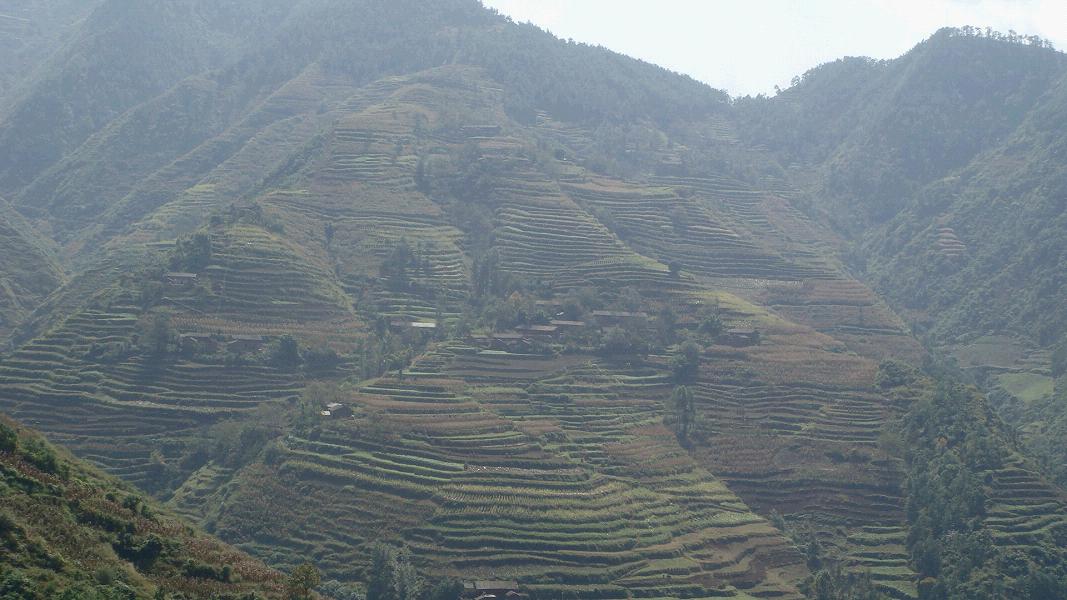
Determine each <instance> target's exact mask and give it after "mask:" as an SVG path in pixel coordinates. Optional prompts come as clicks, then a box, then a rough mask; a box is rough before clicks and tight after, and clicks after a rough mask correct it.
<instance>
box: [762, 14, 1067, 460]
mask: <svg viewBox="0 0 1067 600" xmlns="http://www.w3.org/2000/svg"><path fill="white" fill-rule="evenodd" d="M1023 41H1025V42H1026V43H1020V42H1023ZM1065 76H1067V62H1065V59H1064V55H1063V54H1062V53H1060V52H1056V51H1053V50H1051V49H1050V48H1047V47H1044V45H1043V44H1041V43H1035V42H1034V41H1033V40H1018V39H1012V38H1011V37H1009V36H1001V35H999V34H996V35H976V32H974V31H971V30H965V31H959V30H945V31H942V32H939V33H938V34H936V35H935V36H933V37H932V38H931V39H930V40H928V41H927V42H925V43H924V44H922V45H920V46H919V47H918V48H916V49H915V50H913V51H912V52H910V53H908V54H907V55H905V56H904V57H901V58H900V59H896V60H893V61H886V62H882V63H874V62H871V61H863V60H848V61H839V62H837V63H833V64H830V65H826V66H824V67H820V68H819V69H816V70H814V71H812V72H811V73H809V74H807V75H805V77H804V78H803V80H801V81H799V83H798V84H797V85H796V86H795V87H793V88H791V89H790V90H788V91H786V92H784V93H783V94H781V95H780V96H779V97H777V98H774V99H772V100H769V101H763V102H760V101H753V102H751V103H750V104H749V106H747V107H746V108H744V110H743V111H742V113H743V114H745V115H746V117H745V118H746V119H749V120H748V121H746V127H748V129H746V131H747V132H748V134H749V135H750V136H751V137H750V138H749V139H750V140H752V141H756V140H758V141H759V142H760V143H762V144H764V145H766V146H767V147H770V148H773V149H774V150H773V153H774V154H775V155H776V156H777V158H778V160H779V161H781V163H782V164H783V165H792V166H791V167H790V168H791V170H792V174H793V177H792V180H793V181H795V182H796V185H798V186H799V187H803V188H804V189H806V190H807V192H808V193H809V200H808V203H809V207H810V210H811V211H814V213H816V214H825V215H826V216H827V217H826V218H828V219H830V220H833V221H834V222H835V223H836V224H837V225H838V226H839V227H840V228H841V230H842V231H844V232H845V236H844V237H845V238H846V239H847V240H848V242H847V245H848V247H849V249H848V250H847V252H848V255H849V256H850V257H851V259H850V260H851V263H852V266H853V268H854V269H855V270H856V272H858V273H861V274H863V276H864V277H865V278H866V279H867V281H869V282H870V283H871V284H872V285H873V286H874V287H875V288H876V289H877V290H879V291H880V292H881V293H882V295H883V297H885V298H887V299H888V300H889V301H890V303H891V304H892V305H893V306H894V308H896V309H897V310H898V311H900V313H901V314H902V315H903V316H904V317H905V318H906V319H907V320H908V321H909V322H910V324H911V325H912V326H913V327H914V328H915V330H916V331H918V332H920V333H921V334H923V335H924V336H925V337H926V339H927V342H928V343H929V345H930V346H932V347H935V348H936V349H937V350H938V351H939V352H941V353H944V354H947V355H949V356H952V357H953V358H954V359H956V360H957V361H958V363H959V365H960V366H961V367H963V368H965V369H967V370H968V371H970V372H971V374H972V375H973V376H974V377H976V380H977V381H979V382H980V383H982V385H983V386H984V387H985V388H986V389H987V390H988V391H990V392H992V393H993V395H994V399H995V403H996V405H997V406H998V408H999V409H1000V410H1001V412H1002V414H1004V415H1005V416H1006V417H1008V418H1009V419H1010V420H1011V421H1012V422H1014V423H1015V424H1016V425H1018V426H1019V427H1020V429H1021V431H1022V432H1024V433H1027V434H1028V433H1031V432H1032V433H1035V434H1036V435H1034V436H1029V435H1027V436H1024V437H1025V438H1027V439H1029V440H1030V441H1031V442H1032V446H1033V447H1040V448H1042V450H1041V452H1042V454H1043V455H1044V458H1045V462H1046V463H1047V465H1048V466H1049V467H1050V468H1051V469H1052V473H1053V474H1054V475H1055V476H1056V477H1059V478H1061V477H1062V476H1063V472H1062V461H1059V460H1058V459H1057V458H1056V456H1057V453H1056V452H1049V450H1048V449H1049V448H1050V447H1051V444H1050V443H1049V441H1048V439H1046V434H1044V433H1041V431H1042V430H1046V429H1045V428H1044V426H1042V425H1040V424H1041V423H1043V422H1045V421H1050V422H1056V421H1057V420H1058V419H1057V416H1056V415H1057V410H1056V409H1055V408H1054V407H1055V406H1057V404H1056V403H1055V402H1054V401H1053V400H1052V392H1053V388H1054V385H1053V378H1054V377H1058V376H1059V375H1060V374H1061V373H1062V370H1061V369H1059V368H1056V367H1054V366H1053V364H1052V362H1053V361H1052V360H1051V354H1052V352H1053V351H1055V350H1056V349H1057V348H1059V347H1062V346H1063V344H1064V342H1063V340H1064V339H1067V338H1065V336H1067V322H1065V320H1064V318H1065V315H1064V312H1063V311H1062V310H1061V307H1060V304H1061V303H1060V302H1059V299H1060V298H1061V297H1062V296H1063V293H1064V291H1065V290H1063V285H1064V282H1063V277H1062V272H1063V264H1064V262H1063V261H1064V252H1065V247H1064V243H1063V240H1064V239H1067V238H1065V235H1064V204H1063V202H1062V198H1063V195H1064V191H1063V173H1062V169H1061V168H1060V165H1061V164H1062V162H1063V161H1062V155H1063V148H1062V137H1063V136H1062V132H1063V127H1064V115H1065V114H1067V111H1065V108H1064V107H1065V97H1067V92H1065V89H1067V88H1065V87H1064V86H1065V85H1067V83H1065V81H1067V80H1065V79H1064V77H1065ZM764 109H766V111H765V112H762V111H764ZM824 109H825V110H824ZM801 114H804V115H807V116H808V118H807V120H803V119H801V118H800V115H801ZM806 140H811V141H812V143H806V142H805V141H806ZM1054 430H1056V427H1052V428H1051V429H1047V430H1046V431H1054Z"/></svg>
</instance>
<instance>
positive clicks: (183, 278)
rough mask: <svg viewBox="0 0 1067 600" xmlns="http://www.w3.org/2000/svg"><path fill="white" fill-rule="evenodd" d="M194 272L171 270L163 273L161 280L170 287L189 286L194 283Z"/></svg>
mask: <svg viewBox="0 0 1067 600" xmlns="http://www.w3.org/2000/svg"><path fill="white" fill-rule="evenodd" d="M196 280H197V275H196V273H179V272H171V273H166V274H164V275H163V281H164V282H165V283H166V284H167V285H169V286H171V287H190V286H192V285H194V284H196Z"/></svg>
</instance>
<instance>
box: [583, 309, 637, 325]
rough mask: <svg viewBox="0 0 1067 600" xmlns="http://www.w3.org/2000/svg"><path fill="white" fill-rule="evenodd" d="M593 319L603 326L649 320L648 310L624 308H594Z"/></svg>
mask: <svg viewBox="0 0 1067 600" xmlns="http://www.w3.org/2000/svg"><path fill="white" fill-rule="evenodd" d="M593 320H595V321H596V323H597V325H600V326H601V327H604V326H608V325H623V324H635V323H644V322H646V321H648V313H646V312H630V311H623V310H594V311H593Z"/></svg>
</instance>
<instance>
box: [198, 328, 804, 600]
mask: <svg viewBox="0 0 1067 600" xmlns="http://www.w3.org/2000/svg"><path fill="white" fill-rule="evenodd" d="M410 372H411V373H413V374H414V376H411V375H409V376H407V378H406V379H405V380H400V379H397V378H396V377H389V378H383V379H378V380H375V381H372V382H369V383H367V384H364V385H362V386H360V388H359V390H358V391H357V393H356V394H355V395H354V396H353V403H354V406H355V407H357V410H356V416H355V418H354V419H352V420H340V421H328V422H324V423H323V424H322V426H321V429H320V430H317V431H316V433H315V434H314V436H311V437H312V438H313V439H311V438H309V437H306V436H290V437H289V438H287V439H286V442H285V449H284V455H283V456H282V457H280V458H279V459H278V462H277V465H276V466H275V467H273V468H272V470H271V472H270V473H269V474H268V473H264V472H260V471H256V472H252V473H248V474H245V475H243V476H244V477H247V478H248V479H246V480H242V479H241V477H242V476H239V477H238V481H242V485H240V486H238V487H237V489H238V490H240V491H239V492H237V494H236V495H229V496H227V498H226V501H225V507H224V508H223V507H220V508H217V511H218V512H217V519H218V521H217V523H218V531H219V532H220V533H222V535H223V536H224V537H226V538H227V539H234V540H235V541H237V542H238V543H239V545H241V546H242V547H244V548H246V549H249V550H252V551H255V552H260V553H262V552H266V551H267V548H266V546H267V545H268V544H271V545H276V544H279V543H282V544H286V543H287V542H280V540H292V541H291V542H288V544H289V545H290V547H291V548H292V549H293V550H299V551H300V552H307V553H309V554H310V555H312V556H315V557H316V558H317V559H319V560H321V561H323V562H324V563H325V564H326V565H327V566H328V567H329V568H331V569H336V570H337V571H339V572H341V573H343V574H347V575H349V576H358V575H359V574H360V572H359V569H362V568H364V567H365V563H362V562H360V561H359V559H358V558H357V557H358V556H360V550H359V549H360V548H361V547H362V548H365V547H366V545H367V544H370V543H372V542H373V541H374V540H375V539H379V540H381V539H386V540H388V539H402V540H404V542H405V543H406V544H407V545H408V546H409V547H410V548H412V549H413V551H414V553H415V555H416V557H417V559H418V561H419V562H420V563H421V564H424V565H425V566H426V567H427V568H429V569H431V570H433V571H435V572H440V573H445V574H451V575H457V576H460V575H461V576H464V577H514V578H517V579H519V580H520V581H521V582H522V583H523V585H524V586H525V587H528V588H530V589H533V590H540V591H543V592H545V593H550V594H555V593H565V594H566V593H580V594H582V595H583V596H584V597H602V598H623V597H631V596H635V597H659V598H691V597H698V598H704V597H750V596H755V597H790V598H792V597H799V596H798V594H797V592H796V590H795V588H794V587H793V582H795V581H797V579H798V577H799V576H800V573H801V572H802V571H803V566H802V564H801V563H802V561H801V558H800V556H799V553H798V552H797V551H796V550H795V549H794V548H792V547H791V546H790V545H789V544H788V543H786V541H785V540H784V539H783V538H782V537H781V535H780V534H779V533H778V532H777V531H776V530H775V529H774V528H773V527H772V526H771V525H770V524H769V523H768V522H767V521H765V520H764V519H763V518H761V517H759V516H757V515H755V514H753V513H752V512H751V511H749V510H748V508H747V507H746V506H745V504H744V503H743V502H742V501H741V500H739V499H738V498H737V497H736V496H734V495H733V494H732V493H731V492H730V491H729V490H728V489H727V488H726V487H725V486H724V485H722V483H720V482H719V481H718V480H716V479H715V478H714V477H713V476H712V475H711V474H710V473H708V472H707V471H705V470H703V469H701V468H700V467H698V466H697V465H696V464H695V463H694V462H693V461H692V459H691V458H690V457H689V455H688V454H687V453H686V452H685V451H684V450H683V449H681V448H680V447H679V446H678V444H677V441H676V440H675V438H674V436H673V434H671V433H670V432H669V431H668V430H667V429H665V428H664V427H663V426H662V424H661V419H662V413H663V406H662V394H663V392H664V391H666V390H669V386H668V385H667V380H666V379H665V377H664V375H663V374H662V373H661V372H659V371H657V370H655V369H651V368H645V369H643V370H639V371H637V372H634V371H633V370H632V369H625V368H622V369H619V368H615V367H612V366H609V365H598V364H596V362H595V361H591V359H590V358H589V357H585V358H579V357H573V358H563V359H558V360H557V359H550V358H544V357H534V356H527V355H508V354H501V353H483V354H478V353H472V352H471V351H470V350H467V349H463V348H461V347H451V348H442V349H438V350H437V351H436V352H434V353H432V354H430V355H428V356H427V357H426V358H425V360H420V361H417V362H416V364H415V365H413V366H412V368H411V370H410ZM514 373H525V377H522V376H520V377H518V378H515V377H513V375H512V374H514ZM461 374H462V378H458V377H457V376H459V375H461ZM523 379H525V380H526V381H525V383H523V382H522V380H523ZM504 380H508V381H510V385H507V386H504V385H501V384H500V383H499V382H501V381H504ZM650 464H655V465H656V468H650V466H649V465H650ZM253 479H254V481H253ZM286 482H293V483H288V484H287V483H286ZM296 482H299V483H296ZM289 486H296V487H297V489H299V493H300V494H301V495H302V496H305V497H307V498H308V499H309V500H310V503H307V504H305V506H311V507H314V508H312V509H311V510H310V511H309V513H313V516H312V514H292V515H285V516H284V517H281V518H275V519H272V518H271V517H270V515H266V514H261V513H260V512H258V511H260V510H268V509H269V508H268V507H269V506H270V505H269V504H267V503H266V500H265V498H266V497H267V496H268V495H269V494H272V493H274V492H275V491H276V490H278V489H282V488H285V487H289ZM219 495H221V494H219ZM216 501H218V502H221V500H219V499H218V497H217V498H216ZM401 506H403V507H404V510H402V511H401V510H398V507H401ZM261 518H263V519H266V520H267V521H268V522H270V523H271V527H264V528H258V530H256V531H250V530H249V529H248V528H249V527H250V525H249V524H251V523H258V522H260V519H261ZM338 523H341V524H343V525H344V526H343V527H336V524H338Z"/></svg>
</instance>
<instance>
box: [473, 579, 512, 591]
mask: <svg viewBox="0 0 1067 600" xmlns="http://www.w3.org/2000/svg"><path fill="white" fill-rule="evenodd" d="M518 587H519V582H518V581H501V580H495V581H494V580H486V581H475V582H474V589H476V590H514V589H518Z"/></svg>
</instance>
